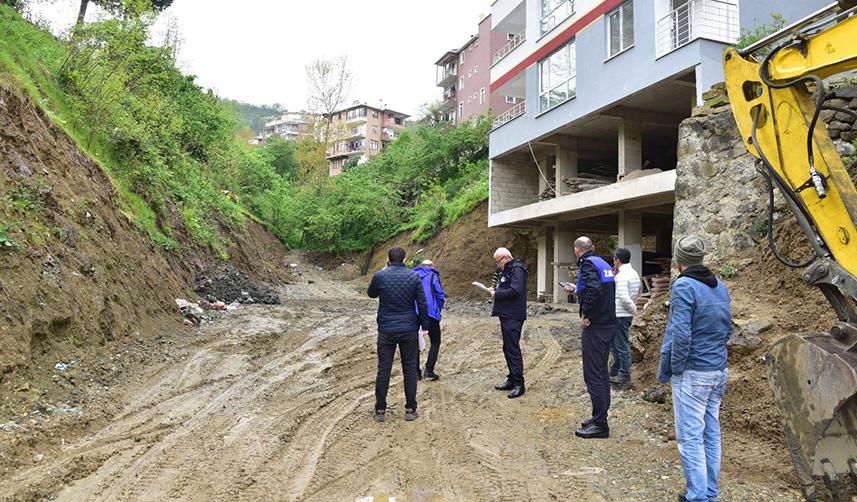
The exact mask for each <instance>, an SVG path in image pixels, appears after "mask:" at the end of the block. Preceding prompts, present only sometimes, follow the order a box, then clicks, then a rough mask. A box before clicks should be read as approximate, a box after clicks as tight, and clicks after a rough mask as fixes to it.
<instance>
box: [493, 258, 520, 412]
mask: <svg viewBox="0 0 857 502" xmlns="http://www.w3.org/2000/svg"><path fill="white" fill-rule="evenodd" d="M494 262H495V263H496V264H497V268H499V269H500V278H499V279H498V282H497V286H496V289H495V288H491V296H493V297H494V309H493V310H492V311H491V315H492V316H496V317H499V318H500V331H501V332H502V333H503V355H504V356H505V357H506V365H507V366H508V367H509V374H508V375H507V376H506V381H505V382H503V383H501V384H497V385H495V386H494V388H495V389H497V390H509V391H511V392H509V394H508V397H509V398H510V399H512V398H516V397H521V396H523V395H524V392H525V391H526V387H524V359H523V357H522V356H521V329H522V328H523V327H524V320H525V319H526V318H527V269H526V268H525V267H524V264H523V263H521V260H518V259H516V258H514V257H513V256H512V253H511V252H509V250H508V249H506V248H498V249H497V251H495V252H494Z"/></svg>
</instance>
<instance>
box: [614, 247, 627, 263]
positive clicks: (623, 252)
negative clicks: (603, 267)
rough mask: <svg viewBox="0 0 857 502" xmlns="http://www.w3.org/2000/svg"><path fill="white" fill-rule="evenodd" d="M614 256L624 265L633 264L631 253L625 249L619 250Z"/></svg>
mask: <svg viewBox="0 0 857 502" xmlns="http://www.w3.org/2000/svg"><path fill="white" fill-rule="evenodd" d="M613 256H615V257H616V259H617V260H619V261H620V262H622V264H625V263H630V262H631V252H630V251H628V250H627V249H625V248H619V249H617V250H616V252H615V253H614V254H613Z"/></svg>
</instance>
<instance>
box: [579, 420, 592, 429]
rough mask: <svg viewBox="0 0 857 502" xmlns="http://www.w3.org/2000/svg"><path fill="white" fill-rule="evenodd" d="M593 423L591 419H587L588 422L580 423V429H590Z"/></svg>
mask: <svg viewBox="0 0 857 502" xmlns="http://www.w3.org/2000/svg"><path fill="white" fill-rule="evenodd" d="M591 423H592V419H591V418H587V419H586V420H584V421H583V422H580V428H581V429H585V428H587V427H589V424H591Z"/></svg>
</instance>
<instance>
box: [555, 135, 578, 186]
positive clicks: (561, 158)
mask: <svg viewBox="0 0 857 502" xmlns="http://www.w3.org/2000/svg"><path fill="white" fill-rule="evenodd" d="M570 176H577V152H576V151H572V150H564V149H563V148H562V147H560V146H557V147H556V196H557V197H560V196H561V195H562V193H563V192H564V191H565V190H567V189H566V188H565V183H563V181H562V179H563V178H568V177H570Z"/></svg>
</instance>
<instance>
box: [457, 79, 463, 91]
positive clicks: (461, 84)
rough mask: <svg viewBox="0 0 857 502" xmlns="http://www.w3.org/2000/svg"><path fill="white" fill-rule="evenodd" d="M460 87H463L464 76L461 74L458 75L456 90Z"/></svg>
mask: <svg viewBox="0 0 857 502" xmlns="http://www.w3.org/2000/svg"><path fill="white" fill-rule="evenodd" d="M462 89H464V77H463V76H461V77H458V90H459V91H460V90H462Z"/></svg>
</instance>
